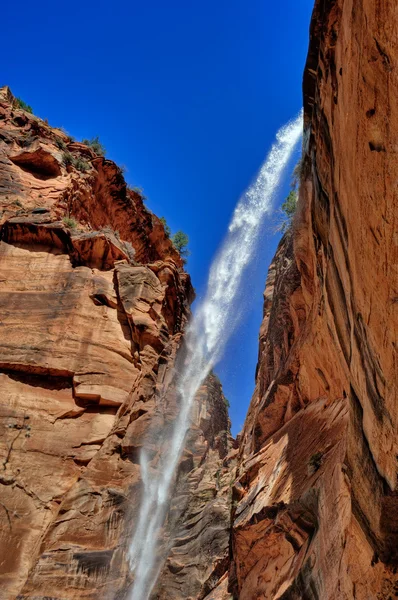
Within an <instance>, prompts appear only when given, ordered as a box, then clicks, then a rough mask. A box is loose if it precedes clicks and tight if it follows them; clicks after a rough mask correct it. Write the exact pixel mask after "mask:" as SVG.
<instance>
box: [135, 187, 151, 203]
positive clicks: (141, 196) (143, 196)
mask: <svg viewBox="0 0 398 600" xmlns="http://www.w3.org/2000/svg"><path fill="white" fill-rule="evenodd" d="M131 190H132V191H133V192H134V193H135V194H138V195H139V196H140V198H141V200H142V201H144V200H146V199H147V198H146V196H145V194H144V189H143V188H142V187H138V186H135V187H133V188H131Z"/></svg>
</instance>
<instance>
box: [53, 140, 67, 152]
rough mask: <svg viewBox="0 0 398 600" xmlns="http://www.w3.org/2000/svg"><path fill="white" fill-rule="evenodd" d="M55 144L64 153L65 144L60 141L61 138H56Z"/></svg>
mask: <svg viewBox="0 0 398 600" xmlns="http://www.w3.org/2000/svg"><path fill="white" fill-rule="evenodd" d="M55 144H56V146H57V148H59V149H60V150H63V151H64V152H66V143H65V142H64V140H62V139H61V138H57V139H56V140H55Z"/></svg>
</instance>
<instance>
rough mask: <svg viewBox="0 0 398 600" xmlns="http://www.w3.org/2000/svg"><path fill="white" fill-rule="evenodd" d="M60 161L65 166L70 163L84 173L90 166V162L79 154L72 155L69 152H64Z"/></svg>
mask: <svg viewBox="0 0 398 600" xmlns="http://www.w3.org/2000/svg"><path fill="white" fill-rule="evenodd" d="M62 162H63V164H64V165H65V167H67V166H68V165H72V166H73V167H75V169H77V170H78V171H81V172H82V173H85V172H86V171H88V169H89V168H90V163H88V162H87V161H86V160H84V158H82V157H81V156H73V154H72V153H71V152H64V154H63V157H62Z"/></svg>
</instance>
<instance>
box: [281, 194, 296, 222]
mask: <svg viewBox="0 0 398 600" xmlns="http://www.w3.org/2000/svg"><path fill="white" fill-rule="evenodd" d="M297 200H298V194H297V192H296V190H291V191H290V192H289V194H288V196H287V198H286V200H285V201H284V203H283V204H282V210H283V212H284V213H285V215H286V217H287V218H288V219H292V217H293V215H294V213H295V212H296V207H297Z"/></svg>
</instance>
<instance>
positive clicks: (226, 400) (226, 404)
mask: <svg viewBox="0 0 398 600" xmlns="http://www.w3.org/2000/svg"><path fill="white" fill-rule="evenodd" d="M224 404H225V406H226V407H227V408H229V407H230V406H231V405H230V403H229V400H228V398H226V397H225V396H224Z"/></svg>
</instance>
